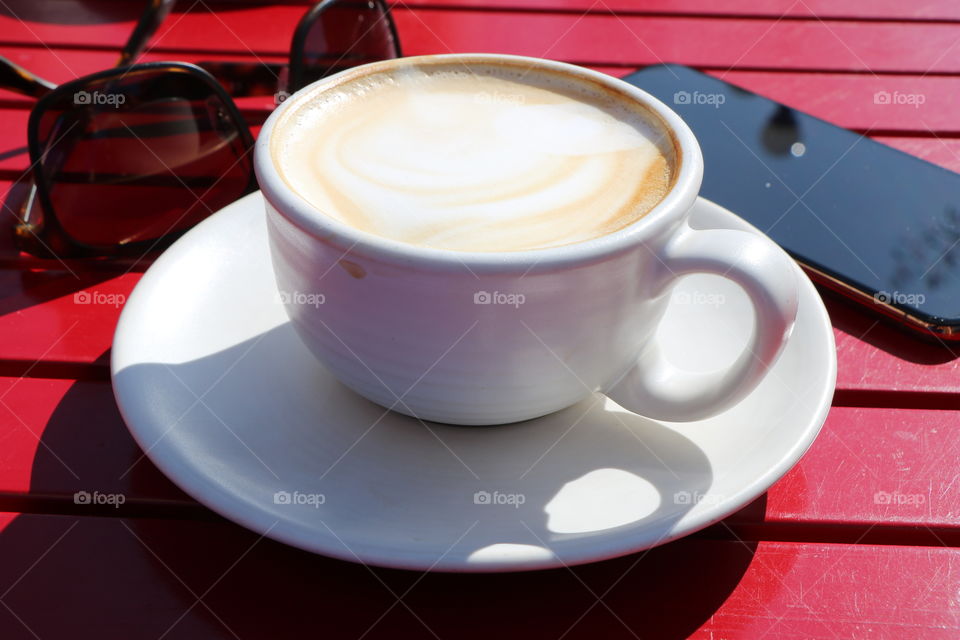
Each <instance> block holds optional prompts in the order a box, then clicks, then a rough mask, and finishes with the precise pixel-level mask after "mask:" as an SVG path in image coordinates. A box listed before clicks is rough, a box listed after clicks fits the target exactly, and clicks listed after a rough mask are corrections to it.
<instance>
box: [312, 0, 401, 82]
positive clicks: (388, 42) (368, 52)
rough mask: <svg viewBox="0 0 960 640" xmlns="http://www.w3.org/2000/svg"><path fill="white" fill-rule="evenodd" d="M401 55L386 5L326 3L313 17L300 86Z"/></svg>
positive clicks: (356, 1)
mask: <svg viewBox="0 0 960 640" xmlns="http://www.w3.org/2000/svg"><path fill="white" fill-rule="evenodd" d="M398 55H399V45H398V43H397V40H396V37H395V34H394V31H393V26H392V22H391V19H390V16H389V13H388V12H387V9H386V7H385V6H384V5H382V4H379V3H377V2H374V1H373V0H367V1H364V0H345V1H343V2H332V3H330V4H328V5H326V6H325V7H324V8H323V9H322V10H321V11H320V12H318V13H317V14H316V15H315V16H314V17H313V22H312V24H311V25H310V27H309V29H308V30H307V33H306V38H305V39H304V45H303V52H302V60H301V64H302V69H303V71H302V74H301V77H300V78H297V79H295V80H298V81H299V82H298V86H294V87H293V89H299V88H301V87H303V86H305V85H307V84H310V83H311V82H314V81H315V80H319V79H320V78H323V77H325V76H328V75H330V74H332V73H336V72H338V71H342V70H344V69H349V68H350V67H355V66H357V65H361V64H366V63H368V62H376V61H377V60H386V59H389V58H396V57H397V56H398Z"/></svg>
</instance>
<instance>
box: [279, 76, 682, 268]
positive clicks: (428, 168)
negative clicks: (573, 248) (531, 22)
mask: <svg viewBox="0 0 960 640" xmlns="http://www.w3.org/2000/svg"><path fill="white" fill-rule="evenodd" d="M530 75H531V77H530V78H529V79H528V78H524V79H523V80H516V79H512V78H511V77H510V75H509V74H496V73H492V74H490V75H488V74H486V73H480V74H475V73H466V72H457V71H443V72H432V71H431V72H429V73H424V72H423V71H419V70H413V69H404V70H403V71H400V72H394V73H392V74H389V75H388V74H380V75H376V76H372V77H367V78H363V79H359V80H352V81H348V82H347V83H345V84H343V85H341V86H339V87H336V88H334V89H331V90H327V91H324V92H322V93H320V94H319V95H317V96H316V97H312V98H309V99H308V100H306V101H304V102H303V103H302V104H297V105H293V107H294V108H293V110H292V111H291V112H290V115H289V117H287V118H285V119H284V120H283V121H281V124H280V126H278V127H277V129H276V131H275V133H274V138H273V141H272V145H273V146H272V153H273V155H274V158H275V159H276V161H277V165H278V168H279V170H280V174H281V175H282V176H283V178H284V180H285V181H286V182H287V184H288V185H289V186H290V187H291V188H292V189H293V190H294V191H296V192H297V193H299V194H300V195H301V196H302V197H303V198H304V199H306V200H307V201H308V202H310V203H311V204H313V205H314V206H315V207H317V208H318V209H319V210H320V211H322V212H323V213H324V214H326V215H328V216H330V217H333V218H336V219H338V220H340V221H342V222H345V223H346V224H349V225H351V226H354V227H357V228H360V229H363V230H365V231H369V232H371V233H375V234H378V235H381V236H386V237H389V238H393V239H396V240H400V241H404V242H408V243H412V244H418V245H426V246H431V247H439V248H446V249H456V250H465V251H510V250H521V249H534V248H543V247H551V246H558V245H564V244H569V243H573V242H579V241H583V240H587V239H590V238H594V237H598V236H600V235H603V234H606V233H609V232H611V231H614V230H616V229H619V228H622V227H623V226H625V225H627V224H629V223H631V222H633V221H634V220H636V219H638V218H639V217H641V216H643V215H644V214H645V213H647V212H648V211H649V210H650V209H651V208H653V206H655V205H656V203H657V202H659V201H660V200H661V199H662V198H663V197H664V195H666V192H667V191H668V189H669V187H670V182H671V177H672V176H671V171H672V169H671V164H672V161H673V158H672V153H673V152H672V147H671V145H670V140H669V138H668V137H667V136H666V135H664V134H663V133H662V132H661V131H658V130H657V129H655V128H654V127H653V126H651V125H650V124H649V122H648V121H647V120H646V118H645V117H643V116H641V115H640V113H639V110H640V109H641V107H639V106H637V107H635V108H633V109H631V108H630V107H627V106H625V105H623V104H621V103H616V102H615V101H614V100H613V99H610V98H606V97H605V96H604V94H602V93H600V91H599V90H596V93H597V95H595V96H592V97H585V95H584V94H582V93H581V94H577V93H574V92H572V90H571V88H570V86H571V84H572V83H571V82H570V81H569V80H567V81H566V87H564V86H563V85H562V84H560V83H558V84H557V86H556V87H553V86H550V84H549V83H547V82H545V81H542V79H540V78H539V76H537V74H533V73H532V74H530Z"/></svg>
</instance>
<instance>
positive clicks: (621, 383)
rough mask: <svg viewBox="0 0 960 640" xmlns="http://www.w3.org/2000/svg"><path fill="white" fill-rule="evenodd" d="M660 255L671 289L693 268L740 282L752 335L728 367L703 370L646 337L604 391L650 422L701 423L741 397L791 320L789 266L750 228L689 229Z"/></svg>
mask: <svg viewBox="0 0 960 640" xmlns="http://www.w3.org/2000/svg"><path fill="white" fill-rule="evenodd" d="M661 260H662V262H663V265H664V266H665V267H666V269H667V270H669V273H668V278H669V280H668V282H667V286H670V287H672V285H673V284H675V281H676V279H677V278H679V277H680V276H683V275H688V274H692V273H714V274H717V275H721V276H724V277H726V278H729V279H730V280H733V281H734V282H736V283H737V284H739V285H740V286H741V287H743V288H744V290H746V292H747V295H748V296H749V297H750V302H751V303H752V305H753V312H754V319H755V323H754V331H753V336H752V337H751V339H750V341H749V342H748V343H747V348H746V349H744V351H743V353H742V354H740V356H739V357H738V358H737V360H736V361H735V362H734V363H733V364H732V365H731V366H730V367H728V368H727V369H722V370H720V371H711V372H705V373H700V372H697V373H694V372H688V371H682V370H680V369H678V368H677V367H675V366H673V365H672V364H670V362H668V361H667V359H666V358H665V357H664V356H663V353H662V351H661V348H660V345H659V344H658V343H657V340H656V339H651V340H650V341H649V343H648V344H647V346H646V347H645V348H644V351H643V352H642V353H641V354H640V358H639V360H638V362H637V364H636V365H635V366H634V367H633V368H631V369H630V370H629V371H627V372H626V374H624V375H623V376H622V377H621V378H620V379H618V380H617V381H616V382H615V383H614V385H613V386H612V387H611V388H609V389H608V390H607V392H606V395H607V396H608V397H610V398H611V399H612V400H613V401H614V402H616V403H618V404H620V405H621V406H623V407H624V408H625V409H628V410H630V411H633V412H636V413H639V414H640V415H643V416H646V417H648V418H653V419H655V420H669V421H691V420H700V419H703V418H707V417H710V416H712V415H715V414H717V413H720V412H721V411H724V410H726V409H729V408H730V407H732V406H733V405H735V404H736V403H738V402H739V401H740V400H742V399H743V398H744V397H746V395H747V394H749V393H750V392H751V391H753V389H754V388H755V387H756V386H757V385H758V384H759V383H760V381H761V380H762V379H763V377H764V375H765V374H766V372H767V370H768V369H769V368H770V366H771V365H772V364H773V363H774V362H775V361H776V359H777V357H778V356H779V355H780V352H781V351H782V349H783V346H784V344H786V341H787V338H789V336H790V332H791V331H792V330H793V324H794V321H795V320H796V317H797V304H798V299H799V293H800V292H799V282H798V279H797V274H796V266H795V265H794V263H793V260H791V259H790V257H789V256H787V255H786V254H785V253H784V252H783V251H781V250H779V249H778V248H777V247H776V246H775V245H773V243H772V242H770V241H769V240H766V239H764V238H760V237H758V236H756V235H755V234H753V233H750V232H747V231H737V230H732V229H704V230H700V229H692V228H690V227H686V228H685V229H683V230H681V231H680V232H679V233H678V234H677V235H676V236H674V238H673V239H672V240H671V241H670V242H669V243H668V244H667V246H666V249H665V250H664V251H663V252H662V254H661Z"/></svg>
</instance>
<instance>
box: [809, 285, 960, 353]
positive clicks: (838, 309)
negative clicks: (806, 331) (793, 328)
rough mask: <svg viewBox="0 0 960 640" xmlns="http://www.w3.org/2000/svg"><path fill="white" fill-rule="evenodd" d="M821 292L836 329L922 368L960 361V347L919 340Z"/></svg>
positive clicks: (829, 294)
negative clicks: (959, 358)
mask: <svg viewBox="0 0 960 640" xmlns="http://www.w3.org/2000/svg"><path fill="white" fill-rule="evenodd" d="M818 291H819V293H820V294H821V296H822V297H823V301H824V303H825V304H826V307H827V311H828V312H829V313H830V321H831V322H832V323H833V326H834V327H836V328H837V329H839V330H841V331H843V332H844V333H846V334H848V335H850V336H852V337H854V338H856V339H858V340H863V341H864V342H866V343H868V344H870V345H872V346H874V347H876V348H877V349H880V350H882V351H886V352H887V353H889V354H890V355H892V356H894V357H896V358H900V359H901V360H907V361H909V362H915V363H918V364H943V363H946V362H950V361H952V360H955V359H957V357H960V344H957V345H953V344H950V343H949V342H940V341H937V339H936V338H922V337H919V336H917V335H914V334H912V333H909V332H908V331H909V330H908V329H906V328H900V327H897V326H895V325H894V322H893V320H888V319H885V318H880V316H877V315H873V314H871V313H868V312H867V311H865V310H863V309H860V308H859V306H858V305H857V304H855V303H853V302H850V301H848V300H845V299H842V298H840V297H839V294H836V293H833V292H830V291H825V290H824V289H823V288H821V287H818Z"/></svg>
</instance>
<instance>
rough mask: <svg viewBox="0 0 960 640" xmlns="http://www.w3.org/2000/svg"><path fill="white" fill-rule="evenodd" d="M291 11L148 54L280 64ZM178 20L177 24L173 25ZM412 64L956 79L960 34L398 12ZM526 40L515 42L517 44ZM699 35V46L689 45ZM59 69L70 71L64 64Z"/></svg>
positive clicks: (30, 40)
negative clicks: (474, 55) (660, 66)
mask: <svg viewBox="0 0 960 640" xmlns="http://www.w3.org/2000/svg"><path fill="white" fill-rule="evenodd" d="M302 12H303V8H302V7H299V6H294V7H291V6H281V7H275V6H274V7H268V6H244V7H242V8H237V9H229V10H220V11H218V12H217V13H216V14H213V13H211V12H210V11H209V10H208V9H207V8H206V5H203V4H202V3H200V4H199V5H194V8H193V9H192V10H190V11H188V12H187V13H186V14H178V13H174V14H172V15H171V16H170V17H169V18H168V20H166V21H165V22H164V25H163V26H162V27H161V28H160V30H159V31H158V33H157V35H156V36H155V37H154V39H153V41H152V43H151V46H152V48H153V49H154V50H155V51H162V52H169V51H184V50H190V51H207V52H225V53H228V52H232V53H252V52H257V54H263V53H266V54H274V55H284V54H286V53H287V52H288V51H289V45H290V37H291V34H292V29H293V26H294V24H295V23H296V21H297V19H298V18H299V16H300V15H301V14H302ZM181 16H184V17H183V19H182V20H178V18H179V17H181ZM394 17H395V19H396V22H397V25H398V28H399V31H400V36H401V40H402V41H403V43H404V47H405V50H406V53H407V54H408V55H415V54H423V53H444V52H447V51H491V52H501V53H517V54H525V55H533V56H543V57H552V58H563V59H571V60H577V61H580V62H584V63H590V64H620V65H627V66H638V65H642V64H650V63H654V62H659V61H661V60H667V61H671V62H683V63H686V64H692V65H698V66H710V67H720V68H727V67H731V66H738V67H751V68H769V69H830V70H858V71H866V70H868V69H869V70H872V71H874V72H878V71H897V72H914V73H921V74H922V73H927V72H938V73H943V72H956V71H958V70H960V63H958V61H957V58H956V56H950V55H945V53H946V54H948V53H949V51H951V50H952V48H953V46H954V45H955V44H956V41H957V37H958V32H960V25H956V24H932V23H890V22H877V23H853V22H834V23H824V22H821V21H818V20H780V21H778V20H775V19H724V20H718V19H715V18H701V17H661V16H639V17H638V16H624V17H619V16H612V15H596V14H591V15H585V16H584V15H579V14H576V13H571V14H544V13H517V12H495V11H472V10H464V11H446V10H435V9H403V8H400V7H398V8H397V9H396V10H395V11H394ZM132 20H133V17H132V16H131V17H130V18H129V19H127V20H125V21H116V19H115V18H114V19H110V20H108V21H105V22H98V23H94V24H84V25H83V26H76V25H73V24H64V22H62V21H60V22H35V23H30V24H29V25H28V26H25V25H23V24H22V23H21V22H20V21H19V20H17V19H16V18H14V17H12V16H0V32H2V33H4V36H3V41H4V42H6V43H8V44H30V45H38V44H39V42H40V41H42V42H44V43H45V44H47V45H49V46H53V47H62V46H69V45H77V44H87V43H93V42H96V43H98V46H102V47H111V48H114V49H116V48H118V47H119V46H120V45H121V43H122V42H123V41H124V40H125V39H126V37H127V35H128V34H129V32H130V30H131V27H132ZM518 34H522V37H520V36H518ZM693 34H696V37H691V36H692V35H693ZM64 64H65V65H66V66H67V67H71V66H72V61H68V60H64Z"/></svg>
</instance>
